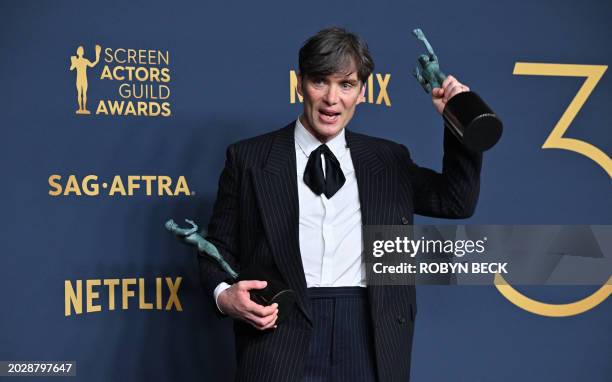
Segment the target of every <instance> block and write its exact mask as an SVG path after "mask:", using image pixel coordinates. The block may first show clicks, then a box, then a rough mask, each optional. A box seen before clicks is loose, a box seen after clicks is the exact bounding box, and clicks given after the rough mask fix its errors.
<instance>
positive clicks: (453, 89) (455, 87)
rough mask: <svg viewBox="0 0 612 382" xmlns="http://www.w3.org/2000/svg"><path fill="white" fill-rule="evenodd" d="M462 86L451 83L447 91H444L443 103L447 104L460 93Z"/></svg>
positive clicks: (457, 83)
mask: <svg viewBox="0 0 612 382" xmlns="http://www.w3.org/2000/svg"><path fill="white" fill-rule="evenodd" d="M461 88H462V85H461V84H460V83H459V82H455V83H452V84H451V85H449V87H448V89H446V92H445V93H446V94H444V101H445V102H447V101H448V100H449V99H451V97H453V96H454V95H455V94H457V93H459V92H461V91H462V89H461Z"/></svg>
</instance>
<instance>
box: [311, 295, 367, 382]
mask: <svg viewBox="0 0 612 382" xmlns="http://www.w3.org/2000/svg"><path fill="white" fill-rule="evenodd" d="M365 292H366V291H365V290H363V288H361V287H327V288H309V289H308V293H309V295H310V296H311V307H312V316H313V324H314V332H313V336H312V341H311V344H310V349H309V352H308V356H307V357H306V370H305V376H304V378H303V379H302V382H328V381H354V382H374V381H375V380H376V376H375V373H376V369H375V363H376V361H375V358H374V348H373V346H372V330H371V324H370V320H369V314H368V310H369V309H368V301H367V295H366V293H365Z"/></svg>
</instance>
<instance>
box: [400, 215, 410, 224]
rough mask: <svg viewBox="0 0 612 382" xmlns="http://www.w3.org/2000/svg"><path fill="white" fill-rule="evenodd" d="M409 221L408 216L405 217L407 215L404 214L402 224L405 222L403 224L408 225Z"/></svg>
mask: <svg viewBox="0 0 612 382" xmlns="http://www.w3.org/2000/svg"><path fill="white" fill-rule="evenodd" d="M408 223H410V221H409V220H408V218H407V217H405V216H402V224H403V225H407V224H408Z"/></svg>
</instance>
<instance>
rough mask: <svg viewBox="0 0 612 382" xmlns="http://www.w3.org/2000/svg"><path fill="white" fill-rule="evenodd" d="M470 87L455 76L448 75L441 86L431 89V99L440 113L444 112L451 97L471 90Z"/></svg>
mask: <svg viewBox="0 0 612 382" xmlns="http://www.w3.org/2000/svg"><path fill="white" fill-rule="evenodd" d="M469 91H470V88H468V87H467V86H465V85H464V84H462V83H461V82H459V81H457V79H456V78H455V77H453V76H450V75H449V76H448V77H446V79H445V80H444V82H443V83H442V87H441V88H433V90H432V91H431V101H432V102H433V104H434V107H435V108H436V110H437V111H438V113H440V114H442V111H443V110H444V106H446V103H447V102H448V100H449V99H451V98H453V97H454V96H455V95H456V94H459V93H463V92H469Z"/></svg>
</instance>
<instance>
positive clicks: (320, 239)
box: [200, 28, 481, 381]
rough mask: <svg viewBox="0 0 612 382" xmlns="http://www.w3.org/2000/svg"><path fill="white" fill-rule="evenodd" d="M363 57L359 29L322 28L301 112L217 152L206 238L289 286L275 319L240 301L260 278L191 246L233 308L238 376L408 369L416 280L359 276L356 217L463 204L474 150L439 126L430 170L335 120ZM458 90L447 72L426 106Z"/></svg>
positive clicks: (469, 205) (220, 297)
mask: <svg viewBox="0 0 612 382" xmlns="http://www.w3.org/2000/svg"><path fill="white" fill-rule="evenodd" d="M373 68H374V63H373V62H372V59H371V57H370V54H369V52H368V49H367V45H366V44H365V43H364V42H363V41H362V40H361V39H360V38H359V37H357V36H355V35H354V34H352V33H349V32H347V31H345V30H343V29H339V28H330V29H325V30H322V31H320V32H319V33H317V34H316V35H315V36H313V37H311V38H310V39H309V40H308V41H307V42H306V43H305V44H304V46H303V47H302V48H301V49H300V53H299V70H300V73H299V75H298V91H299V93H300V94H301V95H302V96H303V100H304V103H303V113H302V114H301V115H300V116H299V118H298V119H297V120H296V121H295V122H292V123H290V124H289V125H288V126H286V127H284V128H283V129H281V130H278V131H274V132H271V133H268V134H265V135H262V136H259V137H255V138H252V139H248V140H245V141H242V142H239V143H236V144H234V145H231V146H230V147H229V148H228V150H227V159H226V164H225V168H224V170H223V172H222V174H221V178H220V181H219V192H218V195H217V201H216V203H215V207H214V211H213V217H212V219H211V221H210V224H209V230H208V232H209V237H208V239H209V240H210V241H211V242H213V243H214V244H215V245H216V246H217V247H218V248H219V251H220V252H221V253H222V255H223V256H224V257H225V258H226V259H227V260H228V261H229V262H230V263H231V265H232V266H233V267H239V268H241V269H248V268H250V267H253V266H254V265H256V266H258V267H262V268H264V269H266V270H267V271H269V272H270V273H271V274H274V275H276V276H278V277H279V278H281V279H282V280H284V281H285V282H286V284H287V285H288V286H289V287H290V288H291V289H293V290H294V291H295V292H296V295H297V308H296V309H295V310H293V311H292V312H291V313H290V315H289V316H287V318H286V319H285V320H284V321H283V322H282V323H281V324H279V325H277V324H276V319H277V317H278V308H277V306H276V305H271V306H262V305H259V304H257V303H255V302H253V301H251V299H250V292H249V291H251V290H254V289H261V288H264V287H265V286H266V283H265V281H263V280H249V281H241V282H238V283H235V284H233V285H231V286H230V285H229V284H227V283H226V281H227V280H228V275H227V274H225V273H224V272H223V271H222V270H220V268H219V267H217V266H216V265H214V264H213V263H212V262H210V261H209V260H208V259H206V258H205V257H200V270H201V277H202V283H203V285H204V287H205V289H206V292H207V293H209V294H210V296H211V297H212V296H214V297H215V300H214V301H216V305H217V307H218V309H219V310H220V311H221V312H223V313H224V314H226V315H228V316H230V317H232V318H234V319H235V321H234V322H235V325H234V331H235V334H236V352H237V375H236V379H237V380H240V381H336V380H337V381H344V380H346V381H349V380H350V381H375V380H379V381H408V380H409V376H410V354H411V349H412V335H413V329H414V317H415V314H416V298H415V289H414V287H413V286H367V285H366V281H365V280H366V278H365V270H364V266H363V264H362V261H361V260H362V259H361V256H362V251H363V244H362V226H363V225H398V224H412V221H413V213H418V214H423V215H428V216H438V217H449V218H465V217H468V216H470V215H471V214H472V213H473V210H474V208H475V205H476V201H477V198H478V191H479V174H480V166H481V155H480V154H477V153H473V152H468V151H467V150H466V149H464V148H463V147H462V146H461V144H460V143H459V142H458V141H457V140H456V138H455V137H454V136H452V134H449V133H448V132H447V131H445V137H444V164H443V172H442V174H439V173H436V172H434V171H432V170H429V169H425V168H421V167H418V166H417V165H415V164H414V163H413V162H412V160H411V158H410V155H409V153H408V150H407V149H406V148H405V147H404V146H402V145H399V144H397V143H393V142H390V141H387V140H383V139H379V138H373V137H369V136H365V135H361V134H357V133H353V132H351V131H349V130H346V129H345V128H346V126H347V125H348V123H349V122H350V120H351V118H352V117H353V114H354V112H355V108H356V106H357V105H358V104H359V103H361V102H363V101H364V94H365V83H366V80H367V78H368V76H369V75H370V74H371V73H372V70H373ZM467 90H468V88H467V87H466V86H464V85H463V84H461V83H460V82H458V81H457V80H456V79H454V78H453V77H452V76H449V77H448V78H447V80H446V81H445V82H444V84H443V87H442V88H436V89H434V91H433V94H432V98H433V104H434V107H435V108H436V110H437V111H438V112H442V110H443V108H444V105H445V104H446V102H447V101H448V100H449V99H450V98H451V97H453V96H454V95H456V94H457V93H460V92H463V91H467ZM407 124H408V123H406V125H407ZM445 130H446V129H445ZM211 301H213V300H212V298H211Z"/></svg>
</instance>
